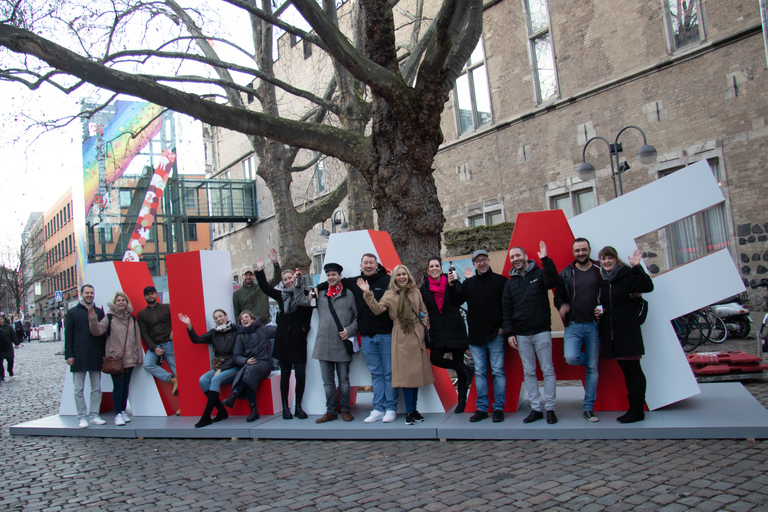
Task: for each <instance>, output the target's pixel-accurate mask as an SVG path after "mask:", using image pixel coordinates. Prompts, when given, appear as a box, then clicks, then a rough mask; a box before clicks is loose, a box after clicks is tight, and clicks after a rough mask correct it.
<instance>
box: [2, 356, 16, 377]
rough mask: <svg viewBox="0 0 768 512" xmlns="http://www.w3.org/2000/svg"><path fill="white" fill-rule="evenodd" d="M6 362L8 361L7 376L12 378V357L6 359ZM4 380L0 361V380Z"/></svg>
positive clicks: (3, 371) (3, 370)
mask: <svg viewBox="0 0 768 512" xmlns="http://www.w3.org/2000/svg"><path fill="white" fill-rule="evenodd" d="M5 360H6V361H8V376H9V377H13V358H12V357H6V358H5ZM4 379H5V368H3V362H2V361H0V380H4Z"/></svg>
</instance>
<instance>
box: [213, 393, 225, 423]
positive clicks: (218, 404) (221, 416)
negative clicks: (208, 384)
mask: <svg viewBox="0 0 768 512" xmlns="http://www.w3.org/2000/svg"><path fill="white" fill-rule="evenodd" d="M208 393H211V394H212V395H214V400H215V403H214V404H213V406H214V407H215V408H216V411H218V412H217V413H216V417H215V418H213V422H214V423H216V422H219V421H221V420H225V419H227V418H229V413H227V410H226V409H225V408H224V404H222V403H221V400H220V399H219V392H218V391H209V392H208Z"/></svg>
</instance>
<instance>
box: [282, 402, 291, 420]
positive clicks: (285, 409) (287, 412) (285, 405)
mask: <svg viewBox="0 0 768 512" xmlns="http://www.w3.org/2000/svg"><path fill="white" fill-rule="evenodd" d="M283 419H284V420H292V419H293V414H291V407H290V406H289V405H288V399H287V398H283Z"/></svg>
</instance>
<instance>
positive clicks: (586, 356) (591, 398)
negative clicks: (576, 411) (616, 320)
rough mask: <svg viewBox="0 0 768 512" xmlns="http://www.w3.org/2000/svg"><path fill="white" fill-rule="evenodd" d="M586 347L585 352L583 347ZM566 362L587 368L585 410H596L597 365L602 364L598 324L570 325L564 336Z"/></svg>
mask: <svg viewBox="0 0 768 512" xmlns="http://www.w3.org/2000/svg"><path fill="white" fill-rule="evenodd" d="M582 346H583V347H584V352H582V351H581V347H582ZM563 349H564V352H565V362H566V363H568V364H569V365H571V366H586V367H587V375H586V378H585V379H584V410H585V411H591V410H593V409H594V408H595V400H596V399H597V377H598V374H597V365H598V363H599V362H600V333H599V330H598V328H597V322H587V323H573V322H571V323H570V324H568V327H566V328H565V335H564V336H563Z"/></svg>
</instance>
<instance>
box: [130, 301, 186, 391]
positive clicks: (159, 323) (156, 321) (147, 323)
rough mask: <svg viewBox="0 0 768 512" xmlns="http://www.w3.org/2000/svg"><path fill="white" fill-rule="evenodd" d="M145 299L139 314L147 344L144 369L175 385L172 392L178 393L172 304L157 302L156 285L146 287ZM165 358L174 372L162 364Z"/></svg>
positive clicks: (140, 324) (140, 328)
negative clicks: (145, 303)
mask: <svg viewBox="0 0 768 512" xmlns="http://www.w3.org/2000/svg"><path fill="white" fill-rule="evenodd" d="M144 300H145V301H147V307H146V308H144V309H142V310H141V311H139V314H138V315H137V316H138V323H139V330H140V331H141V337H142V338H144V343H146V344H147V355H146V356H145V357H144V364H143V366H144V369H145V370H147V371H148V372H149V373H151V374H152V375H153V376H154V377H155V378H157V379H160V380H161V381H163V382H167V383H168V384H170V385H171V386H173V391H172V392H171V394H173V395H177V394H178V393H179V383H178V382H177V381H176V358H175V357H174V355H173V332H172V331H171V306H170V305H168V304H163V303H160V302H157V290H156V289H155V287H154V286H147V287H146V288H144ZM163 359H165V360H166V361H168V367H169V368H170V369H171V372H172V373H168V372H167V371H165V369H163V368H162V367H161V366H160V364H162V360H163Z"/></svg>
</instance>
